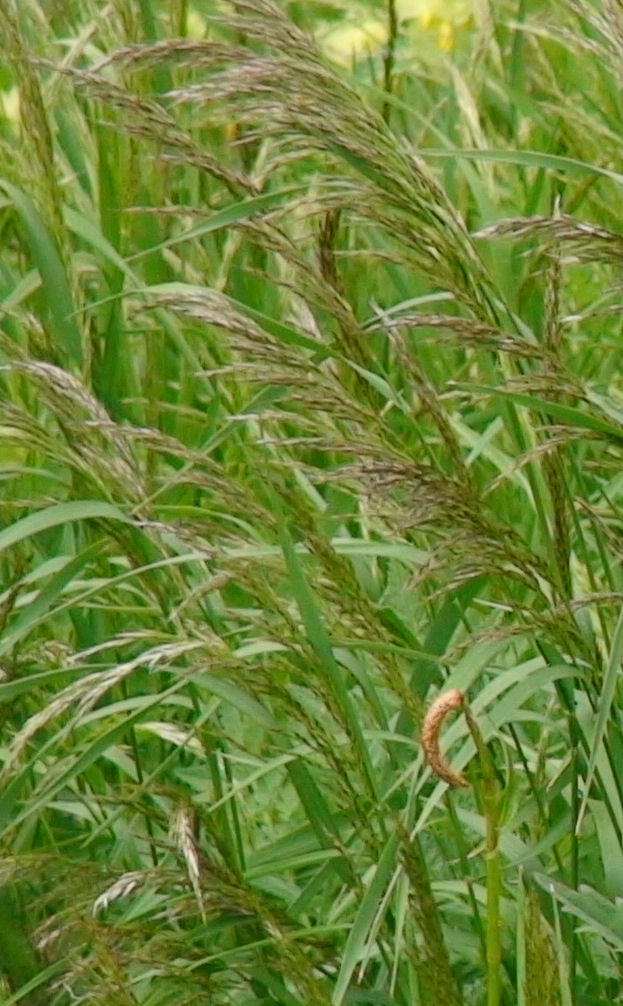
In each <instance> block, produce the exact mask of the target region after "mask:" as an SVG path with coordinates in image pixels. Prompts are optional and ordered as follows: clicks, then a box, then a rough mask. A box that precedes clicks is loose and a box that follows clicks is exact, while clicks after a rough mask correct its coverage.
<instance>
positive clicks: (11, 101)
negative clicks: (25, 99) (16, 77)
mask: <svg viewBox="0 0 623 1006" xmlns="http://www.w3.org/2000/svg"><path fill="white" fill-rule="evenodd" d="M0 116H1V117H2V118H4V119H6V120H7V122H10V123H11V125H12V126H19V88H18V87H17V86H15V87H11V88H10V89H9V90H8V91H0Z"/></svg>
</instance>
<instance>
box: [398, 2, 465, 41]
mask: <svg viewBox="0 0 623 1006" xmlns="http://www.w3.org/2000/svg"><path fill="white" fill-rule="evenodd" d="M477 3H478V0H398V2H397V5H396V6H397V11H398V17H399V19H400V21H401V22H404V21H407V22H409V23H410V27H411V32H412V35H413V40H414V44H415V45H416V48H417V49H418V51H419V50H420V45H419V44H418V43H419V42H421V41H424V42H426V41H429V42H430V41H432V39H433V37H434V43H435V46H436V48H437V49H438V50H440V51H441V52H451V51H452V50H453V49H454V42H455V37H456V32H457V29H460V28H466V27H467V26H468V25H469V23H470V21H471V20H472V19H473V17H474V14H475V8H476V6H477ZM422 33H425V35H426V36H427V39H422Z"/></svg>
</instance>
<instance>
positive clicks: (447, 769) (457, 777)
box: [421, 688, 469, 786]
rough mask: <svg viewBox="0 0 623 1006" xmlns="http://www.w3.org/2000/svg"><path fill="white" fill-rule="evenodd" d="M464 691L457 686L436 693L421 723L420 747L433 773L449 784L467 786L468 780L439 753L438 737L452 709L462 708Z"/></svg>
mask: <svg viewBox="0 0 623 1006" xmlns="http://www.w3.org/2000/svg"><path fill="white" fill-rule="evenodd" d="M464 706H465V693H464V692H461V691H459V689H458V688H451V689H450V690H449V691H447V692H442V693H441V695H438V696H437V698H436V699H435V701H434V702H433V703H432V705H431V706H430V709H429V710H428V712H427V713H426V716H425V717H424V723H423V724H422V736H421V740H422V748H423V750H424V755H425V757H426V761H427V762H428V764H429V765H430V767H431V768H432V770H433V772H434V773H435V775H437V776H439V778H440V779H443V781H444V782H447V783H448V784H449V785H450V786H469V782H468V781H467V779H466V778H465V776H464V775H463V774H462V773H461V772H455V771H454V769H453V768H452V766H451V764H450V762H449V761H447V759H446V758H444V756H443V755H442V753H441V750H440V747H439V738H440V733H441V728H442V726H443V722H444V720H445V718H446V716H447V715H448V713H450V712H452V711H453V710H454V709H463V708H464Z"/></svg>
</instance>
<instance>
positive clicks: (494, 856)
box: [422, 688, 502, 1006]
mask: <svg viewBox="0 0 623 1006" xmlns="http://www.w3.org/2000/svg"><path fill="white" fill-rule="evenodd" d="M455 709H456V710H459V709H462V710H463V712H464V714H465V719H466V720H467V725H468V727H469V730H470V733H471V735H472V737H473V740H474V744H475V745H476V751H477V754H478V759H479V761H480V775H479V776H478V777H477V778H474V789H475V791H476V798H477V800H478V803H479V804H480V806H481V808H482V812H483V814H484V818H485V821H486V841H485V860H486V872H487V933H486V968H487V1006H500V1003H501V998H502V942H501V917H500V898H501V894H502V871H501V863H500V850H499V841H498V839H499V806H500V802H499V796H500V793H499V782H498V778H497V775H496V772H495V765H494V764H493V759H492V757H491V753H490V751H489V748H488V747H487V745H486V743H485V740H484V737H483V736H482V733H481V731H480V727H479V726H478V723H477V722H476V719H475V717H474V715H473V713H472V711H471V709H470V707H469V703H468V702H467V699H466V696H465V694H464V692H461V691H459V690H458V689H456V688H454V689H450V690H449V691H447V692H443V693H442V694H441V695H440V696H438V698H437V699H436V700H435V702H433V704H432V705H431V707H430V709H429V710H428V713H427V714H426V718H425V720H424V723H423V725H422V747H423V749H424V753H425V755H426V759H427V761H428V763H429V765H430V766H431V768H432V769H433V771H434V772H435V773H436V775H438V776H439V778H440V779H443V780H444V781H445V782H447V783H449V785H451V786H468V785H469V783H468V780H467V779H466V777H465V776H464V775H462V774H461V773H460V772H456V771H455V769H453V768H452V766H451V765H450V764H449V762H447V761H446V759H445V758H444V757H443V755H442V754H441V752H440V745H439V737H440V732H441V727H442V725H443V722H444V720H445V718H446V716H447V715H448V713H449V712H451V711H452V710H455Z"/></svg>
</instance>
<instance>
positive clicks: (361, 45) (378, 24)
mask: <svg viewBox="0 0 623 1006" xmlns="http://www.w3.org/2000/svg"><path fill="white" fill-rule="evenodd" d="M386 42H387V25H386V24H383V22H382V21H377V20H375V19H373V18H367V19H366V20H364V21H361V22H359V24H354V23H352V24H351V23H350V22H348V21H347V22H345V23H343V24H340V25H338V26H337V27H335V28H332V29H331V30H330V31H328V32H327V33H326V34H325V35H324V36H323V37H322V38H321V40H320V43H321V46H322V49H323V51H324V53H325V55H327V56H328V57H329V59H332V60H334V61H335V62H336V63H342V64H343V65H344V66H351V65H352V64H353V63H356V62H357V60H358V59H366V58H367V57H368V56H371V55H374V53H376V52H378V50H379V49H381V48H382V47H383V45H385V43H386Z"/></svg>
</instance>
